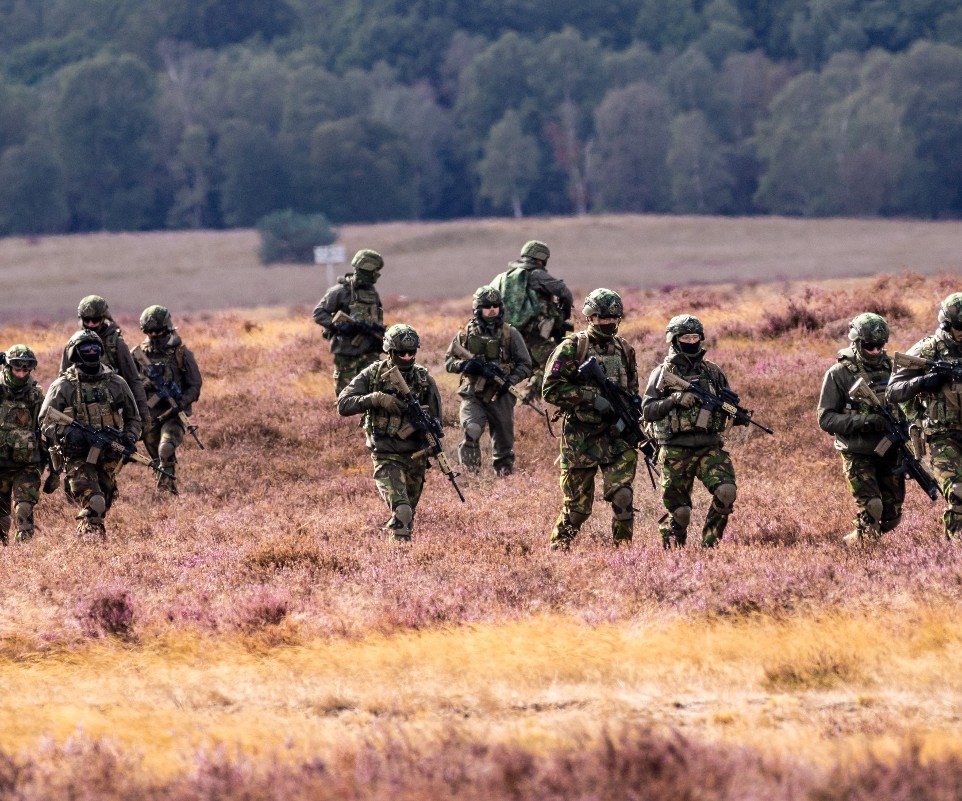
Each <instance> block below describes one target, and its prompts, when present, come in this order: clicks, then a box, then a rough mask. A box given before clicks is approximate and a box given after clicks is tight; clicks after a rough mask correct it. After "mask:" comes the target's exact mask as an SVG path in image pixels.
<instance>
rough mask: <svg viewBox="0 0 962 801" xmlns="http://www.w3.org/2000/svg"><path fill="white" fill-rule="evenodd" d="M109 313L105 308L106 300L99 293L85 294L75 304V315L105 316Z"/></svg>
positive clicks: (81, 316)
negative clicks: (85, 295)
mask: <svg viewBox="0 0 962 801" xmlns="http://www.w3.org/2000/svg"><path fill="white" fill-rule="evenodd" d="M109 314H110V311H109V309H108V308H107V301H106V300H104V299H103V298H102V297H100V295H87V297H85V298H84V299H83V300H81V301H80V303H79V304H77V316H78V317H80V318H83V317H106V316H107V315H109Z"/></svg>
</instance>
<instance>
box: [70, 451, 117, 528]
mask: <svg viewBox="0 0 962 801" xmlns="http://www.w3.org/2000/svg"><path fill="white" fill-rule="evenodd" d="M122 467H123V463H122V462H119V461H109V462H107V461H105V462H104V463H103V464H89V463H88V462H85V461H83V460H82V459H67V461H66V464H65V465H64V483H63V491H64V493H66V495H67V497H68V498H69V499H70V500H71V501H73V502H74V503H76V504H77V505H79V506H80V514H78V515H77V517H78V518H82V519H86V520H88V521H89V522H90V523H91V524H93V525H95V526H103V523H104V517H105V516H106V514H107V511H108V510H109V509H110V506H111V504H112V503H113V502H114V498H115V497H116V495H117V474H118V473H119V472H120V470H121V468H122ZM97 496H99V497H101V498H103V502H102V503H103V507H104V511H103V514H101V513H100V512H99V510H98V507H99V506H100V503H99V502H97V503H94V504H93V505H91V499H93V498H95V497H97Z"/></svg>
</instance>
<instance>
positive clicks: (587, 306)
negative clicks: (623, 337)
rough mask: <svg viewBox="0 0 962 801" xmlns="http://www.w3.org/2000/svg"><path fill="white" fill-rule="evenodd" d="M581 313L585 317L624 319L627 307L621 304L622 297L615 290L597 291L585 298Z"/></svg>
mask: <svg viewBox="0 0 962 801" xmlns="http://www.w3.org/2000/svg"><path fill="white" fill-rule="evenodd" d="M581 313H582V314H583V315H584V316H585V317H591V316H592V315H597V316H598V317H624V316H625V306H624V304H623V303H622V302H621V295H619V294H618V293H617V292H615V291H614V290H613V289H604V288H602V289H595V290H593V291H591V292H589V293H588V297H586V298H585V303H584V306H583V307H582V308H581Z"/></svg>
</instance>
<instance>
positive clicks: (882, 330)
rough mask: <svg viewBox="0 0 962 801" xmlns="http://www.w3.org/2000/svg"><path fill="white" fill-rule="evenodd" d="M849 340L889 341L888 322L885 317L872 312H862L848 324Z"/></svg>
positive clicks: (882, 342) (883, 342)
mask: <svg viewBox="0 0 962 801" xmlns="http://www.w3.org/2000/svg"><path fill="white" fill-rule="evenodd" d="M848 339H849V342H879V343H881V344H883V345H884V344H885V343H886V342H888V341H889V324H888V323H887V322H885V318H884V317H882V316H881V315H878V314H873V313H872V312H864V313H863V314H859V315H858V316H856V317H855V318H854V319H853V320H852V322H850V323H849V324H848Z"/></svg>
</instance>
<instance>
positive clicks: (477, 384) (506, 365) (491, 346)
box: [461, 320, 514, 402]
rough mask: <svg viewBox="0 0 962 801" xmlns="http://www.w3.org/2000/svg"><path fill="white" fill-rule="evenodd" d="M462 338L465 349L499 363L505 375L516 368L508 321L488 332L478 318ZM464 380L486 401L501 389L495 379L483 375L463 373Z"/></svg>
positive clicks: (471, 323)
mask: <svg viewBox="0 0 962 801" xmlns="http://www.w3.org/2000/svg"><path fill="white" fill-rule="evenodd" d="M461 340H462V341H463V342H464V348H465V350H467V351H469V352H470V353H471V355H472V356H474V357H476V358H478V359H480V360H482V361H485V362H491V363H493V364H497V365H498V366H499V367H500V368H501V369H502V370H503V371H504V373H505V375H510V373H511V371H512V370H513V369H514V362H512V361H511V326H510V325H509V324H508V323H502V324H501V325H500V326H499V327H496V328H493V329H492V330H491V332H490V333H486V332H485V331H484V329H483V328H482V327H481V326H480V325H479V324H478V321H477V320H471V321H469V322H468V324H467V325H466V326H465V327H464V330H463V331H462V332H461ZM462 380H463V381H464V383H465V384H467V385H468V386H470V387H471V389H472V391H473V392H474V394H475V395H477V396H478V397H479V398H480V399H481V400H482V401H485V402H487V401H490V400H491V399H493V398H494V396H495V394H496V393H497V392H498V389H499V387H498V385H497V384H496V383H495V382H494V381H489V380H488V379H487V378H485V377H484V376H483V375H472V376H467V375H462Z"/></svg>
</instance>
